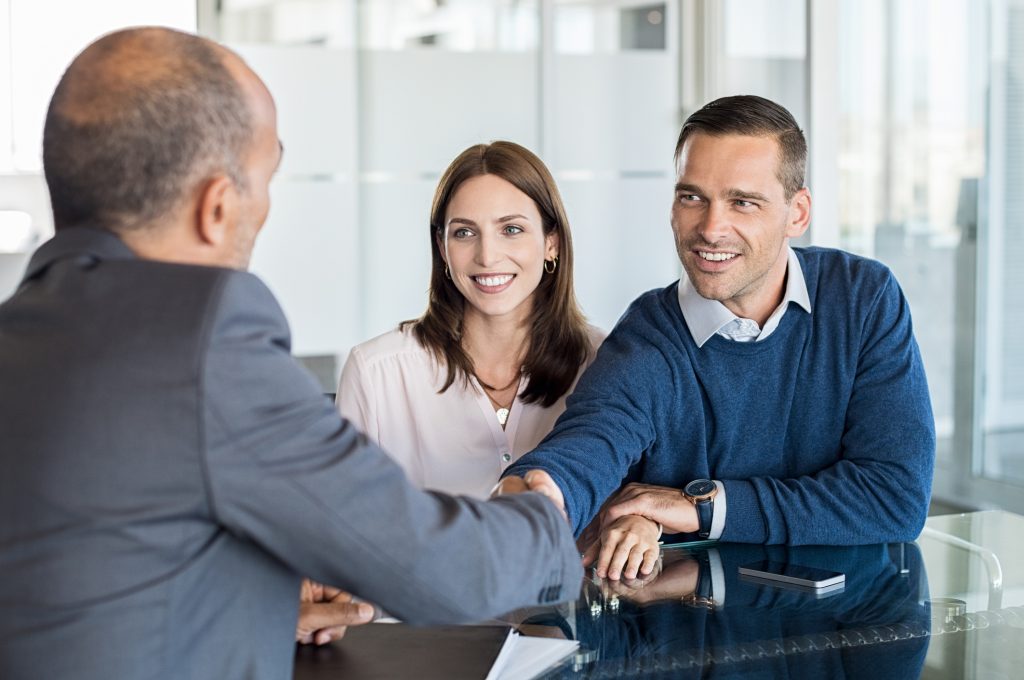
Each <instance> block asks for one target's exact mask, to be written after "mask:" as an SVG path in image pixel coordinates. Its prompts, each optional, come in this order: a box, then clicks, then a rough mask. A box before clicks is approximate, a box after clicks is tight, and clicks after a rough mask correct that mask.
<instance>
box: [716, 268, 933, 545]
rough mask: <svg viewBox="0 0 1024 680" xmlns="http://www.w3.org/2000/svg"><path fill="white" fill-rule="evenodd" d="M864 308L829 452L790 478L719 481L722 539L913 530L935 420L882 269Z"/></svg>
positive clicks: (792, 539) (905, 317)
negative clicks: (831, 457) (818, 464)
mask: <svg viewBox="0 0 1024 680" xmlns="http://www.w3.org/2000/svg"><path fill="white" fill-rule="evenodd" d="M870 310H871V311H870V312H869V313H868V314H867V316H866V320H865V323H864V327H863V330H862V333H861V336H860V337H861V342H860V346H859V349H858V362H857V367H856V374H855V377H854V382H853V389H852V391H851V394H850V400H849V404H848V407H847V410H846V414H845V424H844V430H843V435H842V439H841V441H840V456H839V459H838V460H837V461H836V462H835V464H833V465H831V466H829V467H826V468H824V469H822V470H820V471H818V472H817V473H815V474H812V475H807V476H803V477H798V478H792V479H775V478H768V477H760V478H757V477H755V478H753V479H748V480H741V479H725V480H722V481H723V483H724V485H725V488H726V490H727V493H728V497H729V515H728V518H727V520H726V526H725V530H724V532H723V533H722V537H721V538H722V540H723V541H737V542H752V543H789V544H823V545H842V544H846V545H852V544H866V543H883V542H895V541H911V540H914V539H915V538H916V537H917V535H918V534H919V533H920V531H921V527H922V526H923V525H924V520H925V517H926V515H927V512H928V501H929V498H930V495H931V480H932V469H933V467H934V462H935V426H934V419H933V417H932V410H931V402H930V399H929V395H928V385H927V383H926V380H925V372H924V365H923V363H922V361H921V353H920V351H919V349H918V346H917V342H916V341H915V340H914V333H913V329H912V325H911V319H910V309H909V306H908V304H907V301H906V299H905V298H904V296H903V293H902V291H901V290H900V288H899V285H898V284H897V283H896V280H895V278H894V277H893V276H892V274H891V273H889V274H888V276H887V278H886V279H885V280H884V281H883V283H882V285H881V287H880V289H879V292H878V294H877V296H876V297H875V299H874V300H873V301H872V304H871V307H870Z"/></svg>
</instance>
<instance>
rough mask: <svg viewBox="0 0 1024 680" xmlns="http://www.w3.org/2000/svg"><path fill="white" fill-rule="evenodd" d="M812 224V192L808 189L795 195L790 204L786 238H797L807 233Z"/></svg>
mask: <svg viewBox="0 0 1024 680" xmlns="http://www.w3.org/2000/svg"><path fill="white" fill-rule="evenodd" d="M810 224H811V192H810V191H808V189H807V187H804V188H803V189H801V190H800V191H798V192H796V194H794V195H793V200H792V201H790V203H789V217H788V218H787V222H786V236H788V237H789V238H796V237H797V236H801V235H803V233H804V232H805V231H807V227H808V226H809V225H810Z"/></svg>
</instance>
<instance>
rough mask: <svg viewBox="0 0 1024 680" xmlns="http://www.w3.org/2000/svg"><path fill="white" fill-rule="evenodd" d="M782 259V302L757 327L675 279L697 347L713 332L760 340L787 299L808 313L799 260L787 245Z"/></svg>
mask: <svg viewBox="0 0 1024 680" xmlns="http://www.w3.org/2000/svg"><path fill="white" fill-rule="evenodd" d="M788 250H789V253H788V257H787V261H786V292H785V295H783V297H782V302H780V303H779V306H778V307H776V308H775V311H774V312H772V315H771V316H770V317H768V320H767V321H765V323H764V328H759V327H758V325H757V322H756V321H754V320H753V319H743V318H740V317H738V316H736V315H735V314H733V313H732V312H731V311H729V308H728V307H726V306H725V305H723V304H722V303H721V302H719V301H718V300H709V299H707V298H705V297H701V295H700V293H698V292H697V290H696V289H695V288H694V287H693V284H692V283H691V282H690V277H688V276H686V274H685V273H684V274H683V276H682V278H680V279H679V309H680V310H681V311H682V312H683V319H684V320H685V321H686V327H687V328H688V329H689V330H690V335H691V336H692V337H693V341H694V342H696V343H697V347H703V346H704V343H706V342H707V341H708V340H710V339H711V336H712V335H715V334H716V333H717V334H718V335H721V336H722V337H723V338H726V339H728V340H733V341H735V342H759V341H761V340H764V339H765V338H767V337H768V336H769V335H771V334H772V333H773V332H775V329H776V328H778V327H779V323H780V322H781V321H782V315H783V314H785V313H786V310H787V309H788V308H789V303H790V302H795V303H796V304H798V305H800V306H801V307H803V308H804V309H805V310H807V313H808V314H810V313H811V297H810V295H808V294H807V281H806V280H805V279H804V270H803V269H802V268H801V267H800V260H799V258H797V256H796V253H795V252H793V249H792V248H789V249H788ZM714 482H715V485H716V486H717V487H718V494H717V495H716V496H715V510H714V513H713V514H712V516H711V531H710V533H709V534H708V538H712V539H718V538H719V537H721V535H722V531H723V530H724V529H725V515H726V512H727V505H726V500H725V485H723V484H722V483H721V482H720V481H718V480H717V479H716V480H714Z"/></svg>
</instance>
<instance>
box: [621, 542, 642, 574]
mask: <svg viewBox="0 0 1024 680" xmlns="http://www.w3.org/2000/svg"><path fill="white" fill-rule="evenodd" d="M643 561H644V549H643V547H642V546H641V545H639V544H637V545H634V546H633V548H632V550H630V551H629V555H628V556H627V557H626V564H625V566H624V567H623V568H622V578H630V579H633V578H636V575H637V572H638V571H640V565H641V564H643Z"/></svg>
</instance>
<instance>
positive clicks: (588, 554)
mask: <svg viewBox="0 0 1024 680" xmlns="http://www.w3.org/2000/svg"><path fill="white" fill-rule="evenodd" d="M600 550H601V541H592V542H591V544H590V545H589V546H587V549H586V550H585V551H584V553H583V566H584V567H589V566H590V565H591V564H593V563H594V560H596V559H597V556H598V553H599V552H600Z"/></svg>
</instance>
